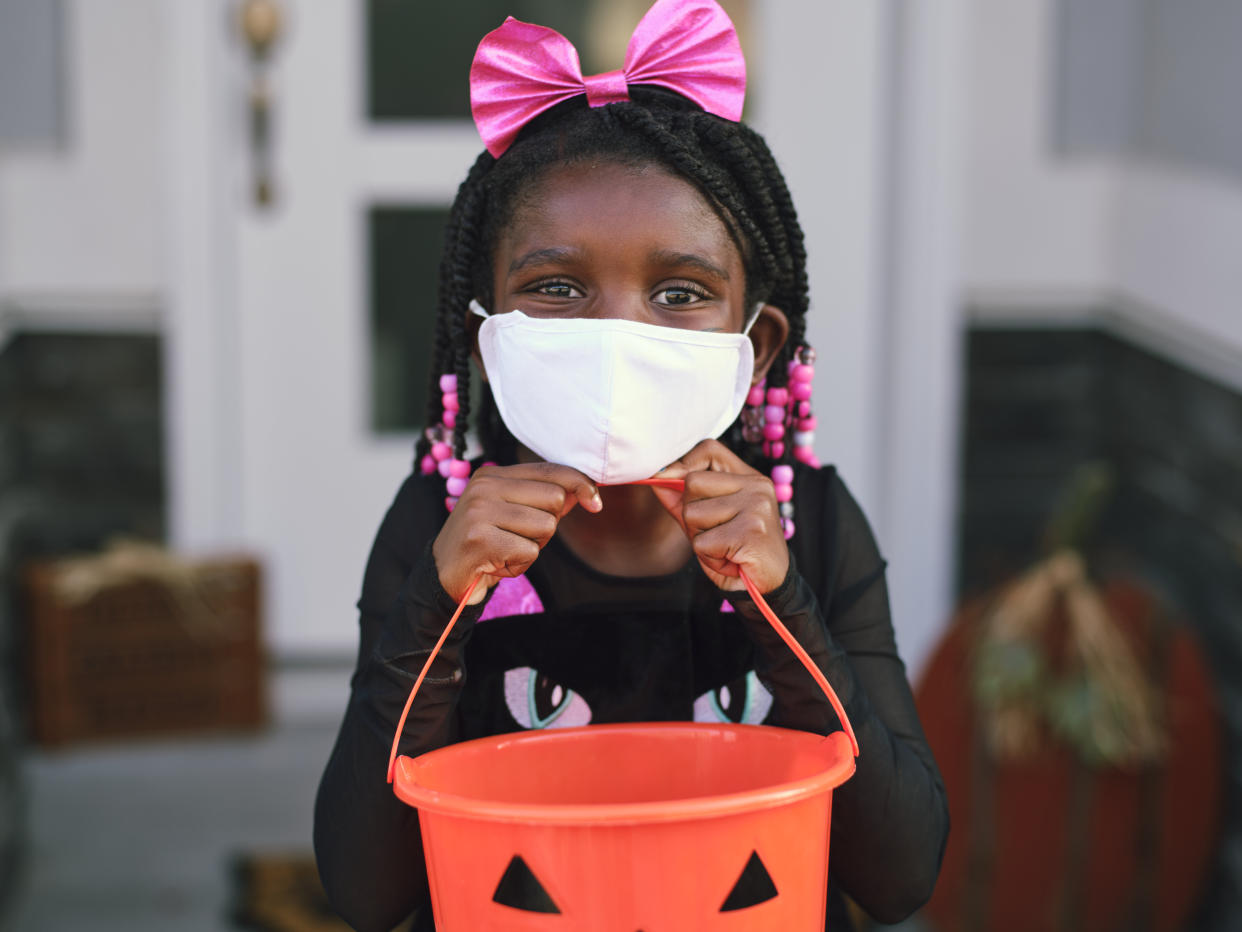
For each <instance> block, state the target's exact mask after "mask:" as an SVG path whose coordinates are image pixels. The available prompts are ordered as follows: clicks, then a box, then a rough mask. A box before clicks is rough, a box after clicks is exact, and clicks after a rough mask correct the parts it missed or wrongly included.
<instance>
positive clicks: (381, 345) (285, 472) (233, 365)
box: [163, 0, 885, 656]
mask: <svg viewBox="0 0 1242 932" xmlns="http://www.w3.org/2000/svg"><path fill="white" fill-rule="evenodd" d="M281 5H282V7H283V8H284V9H285V11H286V13H287V28H286V31H285V34H284V35H283V36H282V38H281V39H280V40H279V41H278V42H277V44H276V46H275V48H274V50H273V54H272V59H271V67H270V69H269V74H268V82H269V87H270V93H271V97H272V105H273V125H272V140H273V151H272V155H271V165H272V176H273V184H274V191H275V204H274V206H272V207H270V208H261V207H257V206H256V205H255V204H254V203H253V200H252V197H251V192H250V183H251V167H252V163H251V152H250V140H249V125H248V122H247V94H248V87H249V85H248V82H249V67H248V62H247V58H246V55H245V52H244V50H243V47H242V45H241V42H240V40H239V38H238V36H237V32H236V29H235V27H234V26H233V25H232V24H231V23H227V22H226V21H227V20H228V18H229V16H230V15H233V14H235V10H236V4H234V3H232V2H226V0H186V2H184V3H182V2H178V3H176V4H168V5H166V6H165V7H163V10H164V15H165V16H166V27H167V35H166V39H167V48H168V57H167V62H166V74H167V78H168V80H167V82H166V85H167V86H166V89H165V90H166V93H165V100H166V105H165V109H164V112H163V122H164V124H165V126H166V130H167V141H168V151H167V158H166V160H165V161H166V164H167V165H168V174H167V177H166V178H165V179H164V181H165V185H164V190H165V194H166V202H167V205H168V228H167V233H168V246H169V264H168V267H169V280H168V286H167V304H168V316H167V328H166V333H167V339H168V354H167V363H168V365H167V375H166V378H167V383H168V388H169V396H168V411H169V414H168V427H169V431H168V434H169V479H170V489H169V493H170V494H169V498H170V509H169V511H170V514H171V528H170V530H171V538H172V542H173V543H174V545H176V546H179V547H180V548H182V549H207V550H213V551H215V550H220V549H222V548H228V547H240V548H242V549H245V550H247V551H250V552H254V553H257V555H258V556H259V557H260V558H261V559H262V560H263V562H264V566H265V571H266V581H267V613H266V625H267V640H268V643H269V644H270V645H271V647H272V648H273V649H274V651H275V652H276V653H277V654H278V655H284V656H289V655H297V654H303V655H304V654H313V653H330V654H339V653H342V652H346V651H350V650H352V649H353V648H354V647H355V645H356V643H357V628H356V617H357V616H356V611H355V609H354V602H355V601H356V599H357V597H358V593H359V588H360V584H361V580H362V573H363V569H364V566H365V562H366V557H367V553H368V550H369V547H370V544H371V541H372V539H373V537H374V534H375V531H376V528H377V527H378V525H379V522H380V520H381V519H382V517H383V514H384V511H385V509H386V508H387V506H388V504H389V502H390V501H391V500H392V497H393V495H394V494H395V492H396V490H397V488H398V486H399V485H400V483H401V481H402V479H403V478H404V477H405V476H406V475H407V474H408V473H409V471H410V469H411V466H412V458H413V444H414V439H415V437H416V434H417V430H416V428H417V427H421V426H422V425H421V422H419V423H417V424H416V423H414V422H415V421H417V420H418V412H417V410H415V411H414V412H412V413H411V411H409V410H408V408H409V407H410V406H409V405H408V404H406V402H407V401H408V400H409V398H410V397H411V396H412V395H414V394H418V393H419V392H420V387H419V385H418V384H415V385H413V386H408V385H403V384H402V382H403V379H404V378H405V374H406V372H407V370H408V369H409V368H410V367H411V366H412V365H413V363H411V362H410V360H425V359H426V358H427V356H428V355H429V348H428V347H418V346H410V345H408V344H409V343H410V342H411V340H413V339H415V338H411V337H407V338H404V339H399V338H395V337H392V336H384V335H383V334H381V335H380V336H379V337H378V338H377V337H376V331H375V328H374V327H373V323H372V318H373V314H374V305H375V301H374V300H373V299H374V298H375V293H376V292H383V293H386V294H388V296H389V297H388V302H387V306H388V307H389V310H388V311H387V312H385V313H386V317H385V320H387V321H388V322H389V325H390V326H391V322H392V321H393V319H394V318H396V319H398V321H399V322H413V323H415V324H417V323H419V322H422V323H423V324H425V325H426V328H427V332H429V329H430V323H429V322H430V320H431V317H432V315H433V314H434V301H435V293H434V284H433V283H431V282H429V283H428V284H427V285H426V286H425V287H415V286H413V285H411V281H412V280H413V278H412V277H410V280H408V281H407V280H406V277H404V276H405V272H406V271H407V270H406V269H405V265H406V262H407V260H408V263H409V264H410V265H411V266H423V267H427V263H428V261H430V268H434V266H435V262H436V260H437V259H438V248H439V247H438V243H434V244H433V245H431V246H430V247H428V248H421V247H420V248H417V249H414V248H413V247H411V246H409V243H410V242H412V240H410V239H409V238H408V237H407V236H406V234H407V233H409V232H410V231H411V230H414V231H417V229H419V228H421V229H423V230H424V232H425V231H426V230H427V229H428V228H429V227H434V225H435V223H436V222H437V217H438V215H437V214H436V213H434V212H435V211H443V210H446V209H447V207H448V205H449V204H450V202H451V200H452V198H453V195H454V193H455V192H456V189H457V186H458V185H459V184H460V182H461V180H462V179H463V178H464V177H465V174H466V171H467V169H468V168H469V166H470V164H471V162H472V161H473V159H474V158H475V156H476V155H477V154H478V152H479V151H480V150H481V148H482V147H481V144H480V142H479V139H478V136H477V134H476V132H475V130H474V127H473V125H472V123H471V122H470V120H469V119H468V117H467V116H466V114H465V113H464V106H463V107H462V108H461V110H462V111H463V112H461V115H460V116H433V117H424V118H402V119H376V118H373V117H372V116H371V115H370V114H371V113H372V111H377V110H378V111H379V112H380V113H386V112H389V111H390V110H396V111H399V110H400V109H401V105H400V104H399V103H398V104H394V103H393V100H392V98H393V97H394V95H395V96H396V97H401V96H402V95H403V94H404V93H405V90H409V89H404V90H403V89H402V88H401V87H397V88H396V89H395V90H393V89H391V88H390V90H389V91H385V92H383V93H381V94H379V95H378V96H375V97H373V96H371V95H370V94H369V91H368V88H369V85H370V84H371V83H372V82H371V80H370V77H369V76H370V75H371V74H372V73H373V72H376V71H382V70H383V68H379V67H377V61H378V60H379V59H380V58H383V57H384V56H387V59H386V60H387V61H388V63H389V64H391V63H392V60H393V58H394V56H395V57H396V58H397V59H401V58H402V57H403V56H410V57H411V59H414V58H417V59H418V60H421V59H422V58H424V57H427V56H429V55H430V53H431V52H434V51H437V50H440V48H441V47H442V46H444V47H445V54H446V56H447V57H451V58H453V59H454V61H453V62H452V63H446V64H445V65H444V66H442V67H441V68H440V71H439V72H437V73H435V74H434V75H432V76H431V77H424V78H421V79H419V80H418V83H419V86H418V87H416V88H413V91H415V92H416V93H415V94H414V96H416V97H419V98H420V99H421V98H437V99H439V98H443V97H444V96H445V94H449V95H451V94H452V93H454V92H456V93H459V94H460V95H461V100H462V101H463V102H464V99H465V87H466V78H467V73H468V68H469V58H470V54H471V52H472V44H473V42H477V40H478V38H480V37H481V36H482V35H483V33H484V32H485V31H486V30H487V29H489V28H492V27H494V26H496V25H499V23H500V22H501V21H502V20H503V18H504V15H505V14H508V13H512V14H513V15H516V16H518V17H519V18H524V19H527V20H531V21H535V22H547V23H550V24H553V25H556V26H557V27H558V28H560V29H561V30H562V31H563V32H565V34H566V35H568V36H569V37H570V38H571V39H574V40H575V41H576V42H577V44H578V46H579V49H580V51H582V52H583V53H584V55H583V59H584V60H583V65H584V68H585V70H587V71H588V72H591V71H598V70H607V69H609V68H614V67H617V66H618V65H619V63H620V59H621V57H622V56H623V49H624V46H625V42H626V40H627V38H628V35H629V31H630V30H631V29H632V28H633V25H634V24H635V23H636V22H637V20H638V18H639V17H640V16H641V14H642V13H643V12H644V11H645V9H646V8H647V7H648V6H649V2H648V0H486V2H485V0H473V2H470V3H466V4H432V3H422V2H411V0H367V2H360V0H301V2H294V0H282V2H281ZM724 5H725V6H726V7H728V8H731V9H732V10H733V12H734V15H735V18H736V19H739V21H742V20H745V19H747V17H745V16H742V15H739V14H744V13H745V12H746V10H747V6H749V13H750V15H749V17H748V19H749V27H750V30H749V33H748V34H747V33H744V34H743V36H742V40H743V47H744V49H745V50H746V52H747V54H748V58H749V64H750V73H751V78H752V84H751V87H752V93H751V95H750V103H749V108H748V118H749V119H751V120H752V121H753V122H755V123H756V125H757V126H758V127H759V128H760V129H761V130H764V131H765V132H766V133H767V135H768V139H769V142H770V143H771V144H772V147H773V150H774V152H775V154H776V156H777V158H778V161H780V162H781V164H782V166H783V167H784V169H785V173H786V176H787V178H788V179H789V182H790V186H791V189H792V191H793V194H794V197H795V200H796V202H797V203H798V205H799V208H800V211H801V213H802V216H803V218H804V225H805V227H806V231H807V242H808V251H809V254H810V256H811V269H810V271H811V280H812V285H813V289H814V290H813V294H814V295H815V298H814V304H815V307H816V309H817V312H818V316H817V317H815V318H813V319H812V321H811V323H810V326H809V331H808V333H809V336H810V339H811V341H812V342H813V343H815V344H816V345H817V346H818V347H819V351H820V366H819V369H820V372H821V376H820V378H819V380H818V384H817V386H816V396H817V399H822V400H821V401H820V405H821V407H820V410H821V412H822V413H821V416H820V421H821V424H822V426H821V429H820V430H819V431H818V435H819V442H818V444H817V446H818V448H819V455H820V456H821V457H822V458H824V459H825V460H829V461H834V462H837V463H838V464H841V465H842V466H843V467H844V472H845V474H846V475H847V476H848V477H851V479H852V483H853V486H854V488H855V490H856V491H857V492H860V493H861V494H860V498H862V499H863V501H864V503H867V502H868V500H874V499H875V498H876V497H877V495H876V489H875V488H874V486H875V484H876V483H875V481H874V479H873V477H874V476H876V475H877V472H876V470H875V466H876V463H875V461H874V460H875V455H876V452H877V450H878V449H879V440H878V437H879V433H878V427H877V426H876V425H878V424H881V423H883V418H882V417H880V416H879V412H878V411H877V410H876V406H877V404H878V402H877V401H876V400H875V399H874V398H872V397H870V396H868V395H867V394H866V393H865V392H864V393H863V394H861V395H860V389H865V388H867V387H870V385H872V384H874V381H875V380H876V379H877V378H878V373H879V370H880V366H881V359H880V356H879V354H878V352H877V342H876V341H877V340H878V334H879V326H880V324H879V322H878V315H876V314H875V313H874V305H875V301H876V294H875V289H876V283H875V274H874V269H875V267H876V266H875V262H876V259H875V255H874V250H875V249H876V246H877V242H878V237H877V232H876V230H877V227H876V223H877V216H878V211H877V210H876V191H877V187H878V184H879V178H880V172H879V165H880V163H881V160H880V159H879V158H878V157H877V151H878V149H877V146H878V140H879V127H880V126H881V125H882V122H883V121H882V120H881V112H882V108H881V104H880V92H881V90H882V81H881V74H882V71H883V61H884V58H883V56H884V48H883V44H882V43H881V41H880V37H881V35H882V32H883V28H884V22H885V20H884V17H883V16H882V15H881V14H880V13H878V12H877V11H876V10H874V9H872V8H871V7H869V6H868V7H854V6H852V5H849V4H846V5H835V4H820V3H818V2H810V0H764V2H763V3H758V2H755V0H750V2H749V4H747V0H728V2H726V3H725V4H724ZM377 9H380V10H385V11H386V12H387V13H393V12H394V11H396V13H398V14H401V15H406V16H408V17H411V18H410V19H409V20H408V21H407V23H406V24H405V25H404V26H402V27H400V28H398V27H392V28H381V30H380V31H379V32H378V33H377V34H376V35H375V36H370V35H369V33H368V22H369V20H368V17H369V16H370V15H371V14H372V13H373V12H374V11H375V10H377ZM402 11H404V13H402ZM623 12H624V14H625V15H624V16H623V15H621V14H622V13H623ZM575 33H577V35H576V34H575ZM450 34H454V35H458V36H466V37H468V41H469V43H470V45H469V46H468V47H465V48H463V50H461V51H460V52H457V51H454V52H453V53H452V55H451V56H449V55H448V51H447V45H448V43H447V40H445V38H444V37H445V36H448V35H450ZM591 36H596V37H597V38H589V37H591ZM372 38H373V39H374V40H375V41H371V39H372ZM376 49H378V50H379V52H378V53H376V54H372V50H376ZM457 58H460V59H461V60H460V61H456V59H457ZM593 59H594V60H593ZM614 59H615V60H614ZM379 64H382V62H380V63H379ZM377 86H378V85H377ZM384 95H387V97H385V96H384ZM381 98H383V99H381ZM429 106H430V107H431V109H433V110H434V109H435V107H437V106H441V107H442V106H443V105H442V104H431V105H429ZM429 212H430V213H429ZM394 237H395V239H394ZM432 239H434V237H432ZM428 252H430V253H433V255H430V256H429V255H428V254H427V253H428ZM394 282H395V284H394ZM403 289H406V290H405V291H403ZM394 295H395V298H394V297H393V296H394ZM394 300H395V301H397V302H398V307H397V310H396V312H395V313H394V312H393V311H392V305H393V301H394ZM381 303H382V302H381ZM403 313H405V314H408V315H411V316H410V317H409V318H405V317H403V316H402V314H403ZM413 329H414V330H417V329H418V328H417V327H414V328H413ZM406 351H408V352H406ZM424 365H425V363H424ZM377 373H378V375H377ZM415 382H416V383H418V382H419V380H418V379H415ZM843 397H848V398H851V399H853V401H852V402H851V404H849V405H845V406H839V405H838V406H836V409H835V410H832V409H830V408H829V407H828V400H829V399H836V398H843ZM417 407H418V405H417V404H416V405H414V408H415V409H417ZM401 423H404V424H405V425H406V426H405V427H404V428H400V427H399V426H398V428H397V429H392V428H393V425H399V424H401Z"/></svg>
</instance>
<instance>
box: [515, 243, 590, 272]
mask: <svg viewBox="0 0 1242 932" xmlns="http://www.w3.org/2000/svg"><path fill="white" fill-rule="evenodd" d="M577 256H578V250H576V249H573V248H571V247H569V246H549V247H548V248H547V249H535V250H532V251H531V252H528V253H527V254H526V255H524V256H519V257H518V258H516V259H514V260H513V261H512V262H510V263H509V274H510V275H512V274H513V273H514V272H520V271H521V270H522V269H524V268H526V267H527V266H528V265H537V264H539V263H540V262H564V261H565V260H567V259H574V258H577Z"/></svg>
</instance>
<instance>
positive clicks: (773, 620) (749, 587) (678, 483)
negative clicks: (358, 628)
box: [388, 479, 858, 783]
mask: <svg viewBox="0 0 1242 932" xmlns="http://www.w3.org/2000/svg"><path fill="white" fill-rule="evenodd" d="M628 484H629V485H653V486H659V487H660V488H665V489H674V490H677V491H680V490H681V489H683V488H684V487H685V480H682V479H639V480H638V481H636V482H632V483H628ZM738 575H739V576H740V577H741V578H742V584H743V585H745V586H746V592H747V593H748V594H749V595H750V597H751V599H752V600H753V601H754V603H755V605H757V606H758V607H759V611H760V612H761V613H762V614H763V617H764V619H766V621H767V622H768V624H769V625H771V626H772V630H773V631H775V632H776V633H777V634H778V635H780V638H781V640H782V641H784V642H785V643H786V644H787V645H788V646H789V649H790V650H791V651H793V653H794V656H795V657H797V658H798V661H799V662H800V663H801V664H802V666H804V667H806V670H807V672H808V673H810V674H811V676H812V677H813V678H814V680H815V683H816V685H817V686H819V688H820V690H821V691H822V692H823V694H824V695H825V696H827V697H828V701H829V702H830V703H831V704H832V710H833V711H834V712H836V713H837V719H838V720H839V721H840V722H841V726H842V728H844V729H845V734H846V736H847V737H848V738H849V739H850V748H851V749H852V750H853V752H854V756H855V757H857V756H858V738H857V737H856V736H855V735H854V726H853V725H851V724H850V720H849V716H847V715H846V714H845V707H844V706H842V705H841V700H840V699H839V698H837V692H836V690H835V689H833V688H832V684H831V683H829V682H828V678H827V677H826V676H824V671H823V670H821V669H820V668H819V666H818V665H817V664H816V663H815V661H814V660H812V659H811V656H810V655H809V654H808V653H807V652H806V649H805V648H803V646H802V645H801V644H799V643H798V640H797V638H795V637H794V636H793V635H792V634H790V633H789V629H788V628H786V627H785V625H784V623H783V622H782V621H781V620H780V619H779V618H777V617H776V613H775V612H774V611H772V608H771V607H770V606H769V605H768V603H767V600H766V599H764V597H763V593H761V592H760V591H759V589H758V588H757V587H756V586H755V584H754V582H753V581H752V580H751V578H750V577H749V576H747V575H746V571H745V570H744V569H742V568H741V567H738ZM482 579H483V575H482V574H481V573H480V574H479V575H478V576H476V577H475V578H474V581H473V582H471V583H470V587H469V588H468V589H466V594H465V595H463V596H462V597H461V601H460V602H458V603H457V610H456V611H455V612H453V617H452V618H450V619H449V623H448V624H447V625H445V626H444V630H443V631H442V632H441V633H440V639H439V640H438V641H436V643H435V646H434V647H432V648H431V653H430V654H429V655H428V656H427V660H426V662H425V663H423V668H422V670H420V671H419V673H418V678H417V679H416V680H414V687H413V688H412V689H411V690H410V695H409V698H408V699H406V700H405V708H404V709H402V710H401V718H400V719H399V720H398V721H397V732H396V734H395V735H393V739H392V750H391V751H390V752H389V754H388V782H389V783H392V780H393V771H394V770H395V768H396V764H397V745H398V743H400V741H401V733H402V732H403V731H405V720H406V717H407V716H408V715H409V714H410V707H411V706H413V704H414V697H415V696H417V695H418V690H419V688H420V687H421V686H422V685H423V680H424V679H426V678H427V671H428V670H430V669H431V664H432V663H433V662H434V661H435V659H436V657H437V656H438V655H439V653H440V648H441V647H443V646H444V642H445V640H447V639H448V636H449V632H450V631H452V630H453V626H454V625H456V624H457V619H458V618H460V617H461V613H462V611H463V610H464V609H465V607H466V605H467V603H469V601H470V596H472V595H473V594H474V590H475V589H476V588H478V585H479V582H480V581H481V580H482Z"/></svg>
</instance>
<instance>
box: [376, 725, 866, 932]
mask: <svg viewBox="0 0 1242 932" xmlns="http://www.w3.org/2000/svg"><path fill="white" fill-rule="evenodd" d="M853 772H854V755H853V753H852V750H851V748H850V742H849V739H848V738H847V737H846V735H845V733H844V732H834V733H833V734H831V735H829V736H828V738H827V739H825V738H823V737H821V736H819V735H813V734H810V733H808V732H796V731H789V730H786V729H781V728H770V727H765V726H757V725H698V724H638V725H595V726H589V725H588V726H587V727H585V728H566V729H560V730H552V731H544V732H531V733H523V734H518V735H501V736H496V737H491V738H480V739H477V740H475V741H468V742H464V743H462V744H457V745H452V746H450V747H446V748H442V749H440V750H438V751H432V752H431V753H428V754H424V755H422V756H420V757H418V758H415V759H411V758H408V757H402V758H400V759H399V760H398V761H397V768H396V776H395V787H396V793H397V795H398V796H399V797H400V798H401V799H403V800H404V801H405V802H407V803H409V804H410V805H411V806H415V807H417V809H418V811H419V823H420V825H421V828H422V833H423V847H424V851H425V853H426V858H427V872H428V876H429V878H430V882H431V898H432V909H433V910H434V912H435V917H436V927H437V928H438V929H441V930H444V932H482V930H489V929H505V930H515V929H521V930H527V929H531V930H533V929H561V930H569V929H572V930H575V932H596V930H599V932H604V930H609V932H612V930H618V932H620V930H624V932H637V930H643V932H658V930H672V932H683V930H691V929H694V930H706V929H721V930H725V929H730V930H740V929H746V930H749V932H759V930H772V932H777V930H780V932H797V930H812V929H814V930H820V929H823V927H824V906H825V898H826V896H827V890H828V830H829V820H830V818H831V812H832V791H833V788H834V787H836V786H838V785H840V784H841V783H843V782H844V781H845V780H846V779H847V778H848V777H849V776H850V775H851V774H852V773H853ZM552 910H555V912H553V911H552Z"/></svg>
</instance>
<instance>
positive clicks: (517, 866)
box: [492, 854, 560, 914]
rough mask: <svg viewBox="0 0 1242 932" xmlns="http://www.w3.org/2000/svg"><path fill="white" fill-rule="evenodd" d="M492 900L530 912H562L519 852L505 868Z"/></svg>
mask: <svg viewBox="0 0 1242 932" xmlns="http://www.w3.org/2000/svg"><path fill="white" fill-rule="evenodd" d="M492 902H494V903H499V904H500V905H501V906H512V907H513V908H514V909H520V910H523V911H525V912H528V913H557V914H559V913H560V910H559V909H557V908H556V904H555V903H554V902H552V897H550V896H549V895H548V891H547V890H545V889H544V888H543V884H541V883H540V882H539V879H538V878H537V877H536V876H535V875H534V874H533V873H531V869H530V868H529V867H527V866H526V862H525V861H523V860H522V858H521V855H517V854H515V855H514V856H513V860H511V861H510V862H509V866H508V867H506V868H505V873H504V876H503V877H501V878H500V883H498V884H497V885H496V892H495V893H493V894H492Z"/></svg>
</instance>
